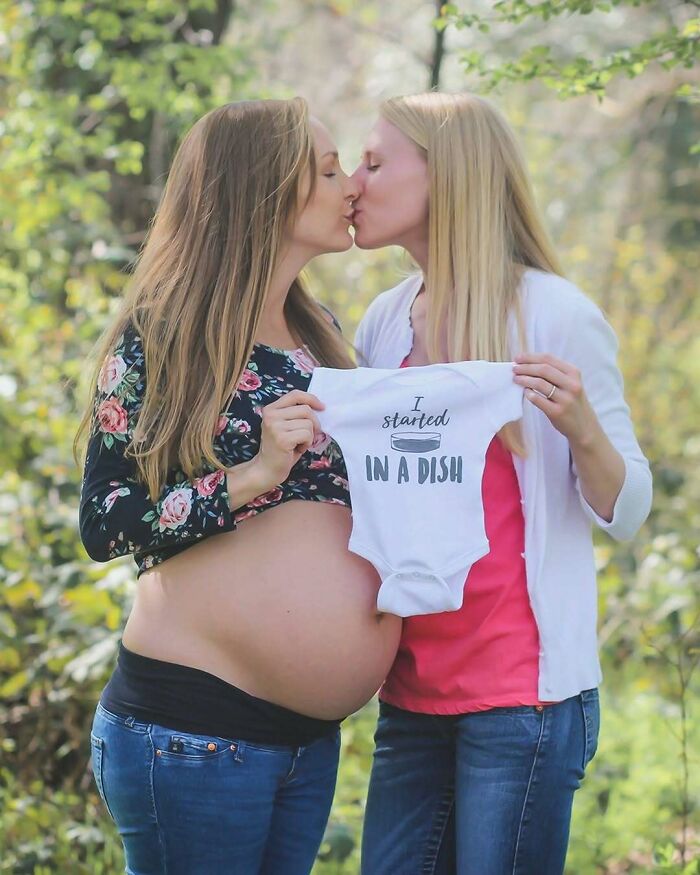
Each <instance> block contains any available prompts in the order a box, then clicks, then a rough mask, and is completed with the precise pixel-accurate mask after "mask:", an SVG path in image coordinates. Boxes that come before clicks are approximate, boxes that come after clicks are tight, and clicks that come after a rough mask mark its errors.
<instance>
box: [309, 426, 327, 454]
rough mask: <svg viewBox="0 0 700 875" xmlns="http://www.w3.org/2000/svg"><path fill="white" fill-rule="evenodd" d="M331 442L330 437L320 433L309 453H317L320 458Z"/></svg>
mask: <svg viewBox="0 0 700 875" xmlns="http://www.w3.org/2000/svg"><path fill="white" fill-rule="evenodd" d="M330 442H331V438H330V436H329V435H327V434H326V433H325V432H322V431H320V432H319V433H318V434H317V435H316V437H315V438H314V442H313V443H312V444H311V446H310V447H309V452H310V453H315V454H316V455H317V456H320V455H321V453H322V452H323V451H324V450H325V449H326V447H327V446H328V444H329V443H330Z"/></svg>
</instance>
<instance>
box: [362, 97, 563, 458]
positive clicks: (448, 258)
mask: <svg viewBox="0 0 700 875" xmlns="http://www.w3.org/2000/svg"><path fill="white" fill-rule="evenodd" d="M379 112H380V114H381V116H382V117H383V118H384V119H386V121H388V122H390V123H391V124H393V125H394V126H395V127H397V128H399V130H401V131H402V133H404V134H405V135H406V136H407V137H408V138H409V139H411V140H412V141H413V142H414V143H415V144H416V145H417V146H418V147H419V149H420V150H421V151H422V153H423V155H424V156H425V158H426V161H427V164H428V176H429V219H428V225H429V230H428V271H427V275H426V276H425V288H426V299H427V316H426V345H427V350H428V356H429V358H430V361H433V362H437V361H441V360H442V354H443V350H442V349H441V346H442V336H443V333H444V331H445V328H447V349H446V350H445V352H446V353H447V356H448V358H449V360H450V361H464V360H467V359H483V360H485V361H509V360H510V359H511V358H512V356H513V354H514V351H513V350H512V349H511V348H510V343H509V340H510V339H509V336H508V318H509V315H510V314H511V313H512V312H513V313H515V316H516V319H517V322H518V325H519V329H520V342H521V344H522V343H523V342H524V338H523V327H522V315H521V312H520V307H519V301H518V296H517V289H518V284H519V282H520V278H521V276H522V272H523V269H524V268H527V267H533V268H538V269H540V270H544V271H549V272H552V273H557V274H559V273H561V270H560V267H559V264H558V260H557V257H556V255H555V253H554V249H553V246H552V244H551V242H550V240H549V237H548V235H547V232H546V231H545V229H544V225H543V223H542V220H541V218H540V215H539V213H538V210H537V207H536V205H535V198H534V195H533V192H532V187H531V185H530V181H529V179H528V174H527V170H526V167H525V161H524V159H523V156H522V154H521V151H520V148H519V146H518V143H517V141H516V139H515V136H514V134H513V132H512V130H511V129H510V127H509V125H508V123H507V122H506V120H505V119H504V118H503V116H502V115H501V113H500V112H499V111H498V110H497V109H496V108H495V107H494V106H493V105H492V104H491V103H489V102H488V101H487V100H484V99H483V98H482V97H477V96H476V95H473V94H443V93H439V92H429V93H426V94H415V95H410V96H406V97H393V98H390V99H389V100H386V101H384V102H383V103H382V104H381V106H380V109H379ZM502 436H503V437H504V439H505V442H506V444H507V445H508V446H509V448H510V449H512V450H515V451H522V441H521V438H520V433H519V429H517V428H515V427H511V426H506V428H505V429H504V433H503V435H502Z"/></svg>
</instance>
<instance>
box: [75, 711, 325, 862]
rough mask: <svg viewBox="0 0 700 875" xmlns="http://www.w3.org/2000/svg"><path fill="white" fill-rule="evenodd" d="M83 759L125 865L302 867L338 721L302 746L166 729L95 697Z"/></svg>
mask: <svg viewBox="0 0 700 875" xmlns="http://www.w3.org/2000/svg"><path fill="white" fill-rule="evenodd" d="M90 740H91V745H92V769H93V772H94V775H95V781H96V783H97V788H98V790H99V793H100V796H101V797H102V799H103V801H104V803H105V805H106V806H107V809H108V811H109V813H110V815H111V817H112V819H113V820H114V822H115V823H116V826H117V829H118V831H119V835H120V836H121V839H122V842H123V844H124V852H125V855H126V870H125V871H126V872H127V873H128V875H165V873H167V875H223V873H225V875H280V873H284V875H308V873H309V872H310V871H311V868H312V867H313V864H314V860H315V858H316V854H317V852H318V849H319V846H320V844H321V841H322V839H323V833H324V830H325V828H326V822H327V820H328V814H329V812H330V808H331V803H332V801H333V793H334V790H335V782H336V774H337V768H338V756H339V752H340V731H339V730H338V731H337V732H335V733H333V734H332V735H331V736H328V737H324V738H322V739H320V740H318V741H315V742H313V743H312V744H309V745H307V746H304V747H275V746H272V745H270V746H262V745H257V744H252V743H250V742H248V741H242V740H237V739H230V738H218V737H216V736H208V735H193V734H191V733H187V732H175V731H174V730H173V729H165V728H163V727H162V726H156V725H154V724H151V723H139V722H137V721H135V720H134V719H133V718H131V717H120V716H117V715H115V714H111V713H110V712H109V711H106V710H105V709H104V708H103V707H102V706H101V705H99V704H98V706H97V710H96V712H95V717H94V720H93V724H92V732H91V737H90Z"/></svg>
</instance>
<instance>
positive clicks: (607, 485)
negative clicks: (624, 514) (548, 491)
mask: <svg viewBox="0 0 700 875" xmlns="http://www.w3.org/2000/svg"><path fill="white" fill-rule="evenodd" d="M569 446H570V448H571V456H572V458H573V460H574V465H575V466H576V472H577V475H578V480H579V485H580V487H581V493H582V494H583V497H584V498H585V499H586V501H587V502H588V504H590V506H591V507H592V508H593V510H594V511H595V512H596V513H597V514H598V516H600V517H602V518H603V519H604V520H606V521H607V522H610V521H611V520H612V518H613V513H614V511H615V502H616V501H617V497H618V495H619V494H620V490H621V489H622V485H623V483H624V482H625V462H624V459H623V458H622V456H621V455H620V453H618V451H617V450H616V449H615V447H614V446H613V445H612V443H611V442H610V440H609V438H608V437H607V435H606V434H605V432H604V431H603V429H602V428H601V427H600V424H599V423H597V424H596V427H595V428H594V429H593V430H592V431H591V432H590V433H589V434H588V435H587V436H586V438H585V439H582V440H581V441H578V442H571V441H570V442H569Z"/></svg>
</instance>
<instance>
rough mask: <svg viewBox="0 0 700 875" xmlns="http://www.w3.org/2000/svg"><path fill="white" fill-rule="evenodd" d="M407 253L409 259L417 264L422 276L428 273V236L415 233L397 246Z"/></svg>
mask: <svg viewBox="0 0 700 875" xmlns="http://www.w3.org/2000/svg"><path fill="white" fill-rule="evenodd" d="M399 245H400V246H403V248H404V249H405V250H406V252H408V254H409V255H410V256H411V258H412V259H413V260H414V261H415V262H416V264H418V266H419V267H420V269H421V272H422V274H423V276H424V277H425V276H426V275H427V273H428V235H427V234H426V233H422V232H419V233H416V234H414V235H412V236H411V237H409V238H406V239H405V240H402V241H401V243H400V244H399Z"/></svg>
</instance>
